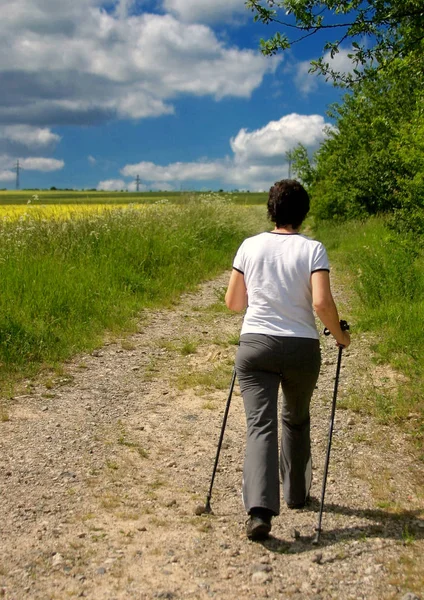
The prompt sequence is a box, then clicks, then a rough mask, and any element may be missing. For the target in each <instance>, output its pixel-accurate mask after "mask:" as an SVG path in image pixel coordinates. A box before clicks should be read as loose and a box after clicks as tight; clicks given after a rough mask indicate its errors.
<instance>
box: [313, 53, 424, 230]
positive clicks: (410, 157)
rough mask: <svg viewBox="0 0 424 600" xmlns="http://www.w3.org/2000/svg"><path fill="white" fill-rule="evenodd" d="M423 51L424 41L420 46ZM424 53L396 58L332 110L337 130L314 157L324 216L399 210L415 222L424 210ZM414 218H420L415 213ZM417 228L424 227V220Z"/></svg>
mask: <svg viewBox="0 0 424 600" xmlns="http://www.w3.org/2000/svg"><path fill="white" fill-rule="evenodd" d="M422 46H423V50H424V43H422ZM423 90H424V52H422V53H421V64H418V62H417V57H416V56H415V57H406V58H402V59H400V58H398V59H396V60H395V61H393V63H392V64H391V65H390V66H389V67H388V68H387V70H386V71H384V72H380V73H378V74H377V75H376V77H375V78H374V79H373V80H368V81H364V82H363V83H362V84H361V85H357V86H356V87H355V88H354V90H353V91H352V92H351V93H349V94H346V96H345V98H344V102H343V103H342V104H335V105H333V106H332V107H331V108H330V113H329V114H330V116H332V117H333V119H334V120H335V121H336V128H334V130H332V131H331V132H330V134H329V137H328V138H327V140H326V141H325V142H324V143H323V144H322V146H321V148H320V149H319V151H318V153H317V154H316V161H317V164H316V177H315V179H314V182H313V185H312V189H311V194H312V197H313V210H314V211H315V214H316V216H317V217H318V218H321V219H328V218H334V217H342V218H352V217H366V216H368V215H372V214H378V213H391V214H394V215H395V220H396V222H397V223H398V225H399V226H400V225H401V222H403V223H404V224H405V226H406V227H410V226H411V223H412V221H413V220H414V222H416V223H418V221H417V220H416V215H417V214H421V215H422V209H423V208H424V176H423V175H422V174H423V173H424V126H423V117H424V92H423ZM412 215H414V216H412ZM420 223H421V225H419V227H415V230H418V229H420V230H421V231H423V225H424V220H423V217H422V216H421V221H420Z"/></svg>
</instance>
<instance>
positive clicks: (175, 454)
mask: <svg viewBox="0 0 424 600" xmlns="http://www.w3.org/2000/svg"><path fill="white" fill-rule="evenodd" d="M227 281H228V273H226V274H224V275H222V276H221V277H218V278H217V279H216V280H214V281H211V282H208V283H206V284H204V285H203V286H202V287H201V288H200V290H199V292H197V293H195V294H188V295H186V296H185V297H184V298H183V299H182V301H181V303H180V304H179V305H178V306H177V307H175V308H174V309H172V310H161V311H145V312H144V313H143V314H142V316H141V320H140V327H139V332H138V333H136V334H134V335H132V336H130V337H128V338H125V339H123V340H118V341H115V342H113V343H110V344H107V345H105V346H104V347H103V348H101V349H99V350H98V351H95V352H93V353H92V354H91V355H84V356H78V357H76V358H75V359H74V360H73V361H72V362H70V363H69V364H67V365H66V366H65V367H66V369H65V372H66V375H64V376H61V377H58V378H56V379H55V380H54V381H52V382H48V385H47V386H46V385H42V384H41V383H38V384H36V385H35V387H33V388H32V390H31V392H29V393H28V394H26V395H22V396H20V397H18V398H15V401H14V403H13V405H12V406H11V407H10V410H9V415H10V420H9V421H7V422H4V423H0V485H1V495H0V528H1V533H0V535H1V544H0V598H5V599H8V600H12V599H13V600H22V599H25V598H31V599H34V600H49V599H57V600H65V599H68V598H78V597H85V598H88V599H90V600H100V599H101V600H126V599H128V600H130V599H137V600H147V599H149V600H150V599H154V598H174V599H180V598H181V599H183V598H199V599H203V598H205V599H206V598H217V599H223V600H226V599H230V598H231V599H233V598H242V599H243V598H247V599H253V598H276V599H277V598H278V599H280V598H297V599H299V600H300V599H302V600H303V599H315V600H318V599H322V600H325V599H327V598H335V599H355V600H357V599H360V598H364V599H365V598H366V599H370V600H371V599H372V600H374V599H375V600H381V599H391V598H403V597H404V596H405V594H407V592H411V594H412V593H413V592H414V593H415V594H417V596H418V597H420V595H421V591H422V590H423V588H424V584H423V575H422V574H423V573H424V559H423V557H424V542H423V537H424V510H423V508H424V503H423V489H424V488H423V467H422V464H420V463H419V462H418V461H417V460H416V459H415V457H414V453H413V451H412V450H411V446H410V443H409V441H408V439H407V438H406V436H405V435H403V434H402V433H401V432H400V431H398V430H396V429H395V428H394V427H392V426H391V427H389V426H383V425H381V424H379V423H377V422H376V421H374V420H373V419H371V418H370V417H368V416H366V415H360V414H356V413H353V412H351V411H348V410H341V409H340V408H339V409H338V410H337V413H336V423H335V432H334V438H333V449H332V455H331V462H330V472H329V479H328V487H327V495H326V500H327V506H326V512H325V513H324V519H323V534H322V544H321V546H320V547H319V548H316V547H314V546H312V545H311V540H312V537H313V535H314V527H315V526H316V522H317V511H318V500H317V499H318V497H319V494H320V489H321V479H322V469H323V461H324V457H325V448H326V441H327V430H328V418H329V412H330V403H331V397H332V390H333V381H334V374H335V363H336V358H337V349H336V347H335V345H334V342H332V341H331V340H329V339H323V340H322V352H323V366H322V373H321V376H320V380H319V384H318V389H317V390H316V393H315V395H314V399H313V409H312V440H313V460H314V482H313V488H312V496H313V497H314V498H315V500H314V501H313V502H312V504H311V506H310V507H309V508H308V509H305V510H301V511H289V510H288V509H287V508H285V506H284V505H283V507H282V511H281V514H280V516H279V517H278V518H276V519H275V520H274V524H273V532H272V533H273V536H272V537H271V538H270V539H269V540H268V541H266V542H264V543H262V544H258V543H252V542H249V541H247V539H246V537H245V532H244V522H245V518H246V516H245V514H244V511H243V508H242V503H241V497H240V487H241V476H242V473H241V470H242V463H243V451H244V436H245V425H244V413H243V408H242V402H241V398H240V395H239V393H238V388H237V386H236V389H235V394H234V397H233V401H232V405H231V409H230V415H229V420H228V425H227V429H226V434H225V438H224V445H223V450H222V454H221V459H220V467H219V472H218V473H217V477H216V481H215V487H214V493H213V498H212V507H213V509H214V512H215V515H212V516H208V517H206V516H201V517H198V516H195V515H194V508H195V506H196V505H197V504H199V502H200V503H201V502H204V501H205V497H206V493H207V490H208V487H209V482H210V476H211V472H212V466H213V460H214V456H215V451H216V445H217V441H218V436H219V432H220V428H221V421H222V414H223V409H224V405H225V400H226V398H227V392H228V386H229V383H230V379H231V372H232V365H233V361H234V355H235V350H236V346H235V345H234V340H235V339H236V338H237V335H238V332H239V330H240V324H241V317H240V316H238V315H234V314H230V313H228V312H227V311H225V310H223V309H222V293H221V292H222V289H223V287H224V286H225V285H226V283H227ZM231 342H233V343H231ZM369 356H370V353H369V348H368V345H367V341H366V339H365V338H360V337H359V336H355V335H354V336H353V343H352V346H351V347H350V348H349V349H348V350H346V351H345V353H344V356H343V364H342V372H341V379H340V388H339V398H340V405H341V404H342V403H343V398H344V397H346V395H347V394H351V393H353V392H355V393H365V391H366V390H369V388H370V386H379V389H380V388H381V386H383V385H385V383H384V381H386V380H394V378H393V377H392V376H391V374H390V373H391V372H390V371H389V370H386V371H385V373H384V378H383V377H382V376H381V368H380V370H379V371H377V370H376V369H375V368H374V367H373V364H372V362H371V361H370V360H369ZM45 383H46V382H45ZM368 393H369V392H368ZM410 598H413V595H411V596H410ZM423 598H424V596H423Z"/></svg>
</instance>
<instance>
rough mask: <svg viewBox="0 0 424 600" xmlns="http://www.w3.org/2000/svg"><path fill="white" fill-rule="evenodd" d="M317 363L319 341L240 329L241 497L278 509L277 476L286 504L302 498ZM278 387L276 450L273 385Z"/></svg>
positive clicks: (307, 479) (308, 472) (308, 473)
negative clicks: (244, 425)
mask: <svg viewBox="0 0 424 600" xmlns="http://www.w3.org/2000/svg"><path fill="white" fill-rule="evenodd" d="M320 366H321V352H320V344H319V340H315V339H311V338H298V337H281V336H270V335H263V334H251V333H248V334H244V335H242V336H241V337H240V346H239V349H238V351H237V356H236V372H237V378H238V381H239V384H240V390H241V393H242V396H243V402H244V409H245V412H246V423H247V439H246V455H245V462H244V470H243V502H244V505H245V508H246V511H247V512H248V513H249V512H250V510H251V509H252V508H253V507H262V508H267V509H269V510H271V511H272V512H273V513H274V514H275V515H278V514H279V512H280V481H279V471H280V473H281V477H282V481H283V493H284V499H285V501H286V502H287V504H300V503H303V502H304V501H305V499H306V497H307V495H308V493H309V489H310V486H311V481H312V464H311V443H310V417H309V405H310V401H311V397H312V393H313V391H314V389H315V385H316V382H317V379H318V375H319V370H320ZM280 384H281V387H282V390H283V405H282V415H281V417H282V436H281V437H282V440H281V450H280V457H279V452H278V414H277V412H278V408H277V407H278V390H279V386H280Z"/></svg>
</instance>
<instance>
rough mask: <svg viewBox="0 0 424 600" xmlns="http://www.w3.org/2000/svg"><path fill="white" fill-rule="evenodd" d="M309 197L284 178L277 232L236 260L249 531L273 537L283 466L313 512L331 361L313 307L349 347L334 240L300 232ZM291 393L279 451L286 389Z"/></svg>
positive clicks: (272, 194)
mask: <svg viewBox="0 0 424 600" xmlns="http://www.w3.org/2000/svg"><path fill="white" fill-rule="evenodd" d="M308 211H309V196H308V194H307V192H306V191H305V189H304V188H303V187H302V186H301V185H300V183H298V182H297V181H294V180H290V179H285V180H282V181H279V182H277V183H275V184H274V185H273V186H272V187H271V189H270V191H269V198H268V216H269V218H270V219H271V221H272V222H274V223H275V228H274V230H273V231H269V232H265V233H261V234H259V235H256V236H254V237H251V238H248V239H246V240H245V241H244V242H243V243H242V245H241V246H240V248H239V249H238V252H237V254H236V257H235V259H234V263H233V271H232V274H231V278H230V282H229V285H228V290H227V293H226V296H225V302H226V305H227V307H228V308H229V309H231V310H235V311H242V310H244V309H246V308H247V310H246V314H245V317H244V321H243V326H242V330H241V335H240V346H239V349H238V352H237V357H236V372H237V378H238V381H239V384H240V390H241V393H242V396H243V402H244V408H245V413H246V422H247V442H246V455H245V462H244V471H243V502H244V505H245V508H246V511H247V513H248V514H249V515H250V518H249V520H248V523H247V531H246V533H247V536H248V537H249V538H250V539H252V540H259V539H263V538H265V537H267V536H268V534H269V532H270V531H271V519H272V517H273V516H275V515H278V514H279V512H280V489H279V472H280V473H281V477H282V481H283V494H284V498H285V501H286V503H287V506H288V507H289V508H303V506H304V505H305V503H306V501H307V498H308V495H309V490H310V486H311V482H312V467H311V450H310V417H309V405H310V400H311V397H312V393H313V391H314V389H315V386H316V382H317V379H318V375H319V370H320V365H321V354H320V345H319V334H318V331H317V328H316V325H315V318H314V313H313V310H315V312H316V314H317V315H318V317H319V318H320V320H321V321H322V323H323V324H324V325H325V327H327V328H328V329H329V331H330V332H331V334H332V335H333V336H334V338H335V339H336V342H337V345H340V346H343V347H345V348H346V347H347V346H348V345H349V344H350V337H349V334H348V333H347V332H346V331H342V329H341V328H340V321H339V315H338V312H337V308H336V305H335V303H334V300H333V297H332V294H331V288H330V277H329V264H328V258H327V253H326V250H325V248H324V246H323V245H322V244H321V243H320V242H317V241H314V240H311V239H309V238H307V237H305V236H304V235H301V234H300V233H299V229H300V226H301V224H302V222H303V220H304V219H305V217H306V215H307V213H308ZM280 385H281V387H282V391H283V407H282V440H281V449H280V453H279V451H278V415H277V399H278V389H279V386H280Z"/></svg>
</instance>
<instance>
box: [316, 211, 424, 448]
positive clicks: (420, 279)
mask: <svg viewBox="0 0 424 600" xmlns="http://www.w3.org/2000/svg"><path fill="white" fill-rule="evenodd" d="M315 236H316V238H317V239H319V240H321V241H322V242H323V243H324V245H325V246H326V248H327V250H328V251H329V255H330V259H331V262H332V263H333V264H334V265H335V266H336V268H337V272H338V274H340V275H341V279H342V283H343V284H344V286H345V288H346V290H349V291H348V294H350V303H349V304H350V311H351V317H352V323H353V332H354V333H355V331H367V332H372V333H373V337H374V338H375V343H374V345H373V348H372V349H373V350H374V351H375V354H376V357H377V361H381V362H383V363H389V364H390V365H392V367H393V368H394V369H396V370H397V371H399V372H400V373H402V374H403V377H402V378H401V384H399V385H398V386H397V387H396V390H395V391H394V392H392V393H391V395H390V397H387V396H385V395H384V394H383V397H379V398H378V399H377V400H378V401H376V402H374V403H373V405H372V407H371V408H372V411H374V412H375V413H376V414H377V415H379V416H380V417H381V418H382V419H383V420H385V421H390V420H397V421H401V422H402V423H404V424H406V423H408V424H409V426H408V429H409V431H410V433H411V435H412V436H413V437H414V438H415V441H416V442H417V444H418V445H419V446H420V447H421V450H422V440H423V436H424V329H423V327H422V325H421V324H422V323H423V321H424V252H423V250H422V247H421V248H420V245H419V243H418V241H419V240H412V239H411V238H410V237H408V236H406V235H401V234H397V233H394V232H392V231H389V230H388V229H387V228H386V226H385V221H384V219H382V218H372V219H369V220H367V221H365V222H359V221H358V222H352V221H349V222H347V223H343V224H335V223H326V222H324V223H320V224H319V225H318V226H316V227H315ZM345 295H346V294H345ZM353 343H354V342H353ZM362 408H363V409H366V404H364V405H363V406H362ZM369 409H370V407H368V410H369ZM423 458H424V454H423Z"/></svg>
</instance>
